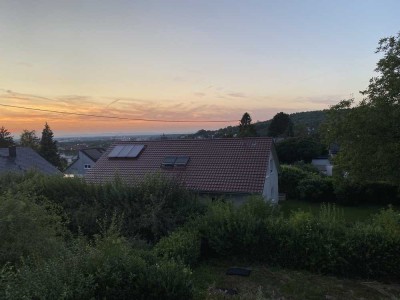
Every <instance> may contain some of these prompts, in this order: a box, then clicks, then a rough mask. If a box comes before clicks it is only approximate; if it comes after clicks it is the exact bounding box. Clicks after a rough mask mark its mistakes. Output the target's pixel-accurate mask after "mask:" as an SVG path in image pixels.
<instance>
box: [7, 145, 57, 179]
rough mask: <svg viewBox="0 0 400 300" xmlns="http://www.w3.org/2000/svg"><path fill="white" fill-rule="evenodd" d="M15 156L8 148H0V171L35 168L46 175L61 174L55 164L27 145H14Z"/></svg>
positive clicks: (22, 170) (21, 170)
mask: <svg viewBox="0 0 400 300" xmlns="http://www.w3.org/2000/svg"><path fill="white" fill-rule="evenodd" d="M15 150H16V151H15V154H16V155H15V157H13V156H10V150H9V148H0V173H4V172H26V171H29V170H36V171H39V172H41V173H44V174H48V175H57V174H62V173H61V172H60V171H59V170H58V169H57V168H56V167H55V166H53V165H52V164H51V163H49V162H48V161H47V160H45V159H44V158H43V157H41V156H40V155H39V154H38V153H36V152H35V151H34V150H33V149H31V148H28V147H16V149H15Z"/></svg>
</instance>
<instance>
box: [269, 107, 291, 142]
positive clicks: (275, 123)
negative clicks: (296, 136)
mask: <svg viewBox="0 0 400 300" xmlns="http://www.w3.org/2000/svg"><path fill="white" fill-rule="evenodd" d="M268 135H269V136H272V137H290V136H293V122H292V120H291V119H290V116H289V115H288V114H285V113H284V112H280V113H277V114H276V115H275V116H274V117H273V119H272V121H271V124H270V125H269V127H268Z"/></svg>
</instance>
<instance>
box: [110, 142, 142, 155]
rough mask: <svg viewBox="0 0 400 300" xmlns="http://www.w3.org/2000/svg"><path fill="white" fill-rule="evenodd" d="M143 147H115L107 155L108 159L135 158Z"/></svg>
mask: <svg viewBox="0 0 400 300" xmlns="http://www.w3.org/2000/svg"><path fill="white" fill-rule="evenodd" d="M143 148H144V145H116V146H115V147H114V149H112V150H111V152H110V154H108V157H109V158H136V157H138V156H139V154H140V152H142V150H143Z"/></svg>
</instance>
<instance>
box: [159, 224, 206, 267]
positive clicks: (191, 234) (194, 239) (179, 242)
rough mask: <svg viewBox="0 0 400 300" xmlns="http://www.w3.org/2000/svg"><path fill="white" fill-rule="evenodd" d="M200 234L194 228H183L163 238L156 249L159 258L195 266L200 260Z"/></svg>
mask: <svg viewBox="0 0 400 300" xmlns="http://www.w3.org/2000/svg"><path fill="white" fill-rule="evenodd" d="M200 247H201V240H200V234H199V233H198V232H197V230H196V229H193V228H182V229H178V230H176V231H174V232H173V233H171V234H170V235H169V236H167V237H164V238H162V239H161V240H160V241H159V242H158V243H157V244H156V245H155V247H154V251H155V253H156V255H157V256H159V257H163V258H167V259H172V260H178V261H182V262H183V263H185V264H186V265H189V266H193V265H195V264H196V263H197V261H198V260H199V258H200Z"/></svg>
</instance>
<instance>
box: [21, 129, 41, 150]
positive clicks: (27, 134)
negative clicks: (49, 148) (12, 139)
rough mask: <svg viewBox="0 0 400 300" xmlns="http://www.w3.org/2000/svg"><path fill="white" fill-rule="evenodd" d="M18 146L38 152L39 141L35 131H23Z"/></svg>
mask: <svg viewBox="0 0 400 300" xmlns="http://www.w3.org/2000/svg"><path fill="white" fill-rule="evenodd" d="M19 143H20V145H21V146H23V147H30V148H32V149H34V150H39V144H40V139H39V138H38V137H37V136H36V131H35V130H27V129H24V130H23V131H22V133H21V137H20V141H19Z"/></svg>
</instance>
